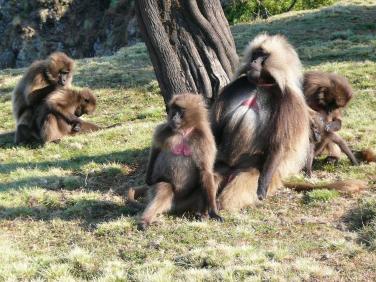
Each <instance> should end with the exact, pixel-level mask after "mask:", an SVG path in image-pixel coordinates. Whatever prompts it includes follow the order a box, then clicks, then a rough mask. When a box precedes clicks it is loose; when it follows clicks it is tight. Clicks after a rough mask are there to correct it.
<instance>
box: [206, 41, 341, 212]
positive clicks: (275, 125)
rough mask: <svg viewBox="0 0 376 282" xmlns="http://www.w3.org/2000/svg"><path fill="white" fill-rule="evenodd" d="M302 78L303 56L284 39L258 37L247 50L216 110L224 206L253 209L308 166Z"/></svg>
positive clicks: (221, 202) (221, 203)
mask: <svg viewBox="0 0 376 282" xmlns="http://www.w3.org/2000/svg"><path fill="white" fill-rule="evenodd" d="M302 77H303V76H302V70H301V63H300V60H299V57H298V55H297V53H296V51H295V50H294V48H293V46H292V45H291V44H290V43H289V42H288V41H287V40H286V38H285V37H283V36H281V35H274V36H270V35H267V34H260V35H258V36H256V37H255V39H254V40H253V41H252V42H251V43H250V44H249V46H248V47H247V48H246V50H245V54H244V59H243V63H242V64H241V66H240V68H239V70H238V71H237V73H236V75H235V77H234V80H233V81H232V82H231V83H230V84H229V85H228V86H226V87H225V88H224V89H223V90H222V91H221V93H220V95H219V97H218V99H217V100H216V101H215V103H214V105H213V108H212V128H213V132H214V136H215V139H216V143H217V146H218V156H217V163H216V170H217V172H218V173H219V175H220V176H221V177H222V181H221V185H220V188H219V189H220V194H219V198H218V200H219V206H220V208H222V209H227V210H236V209H240V208H243V207H245V206H248V205H253V204H255V203H256V202H257V201H258V199H264V198H265V197H266V196H267V195H268V194H270V193H272V192H274V191H275V189H277V188H279V187H281V186H283V185H284V183H282V179H283V178H285V177H287V176H288V175H290V174H293V173H297V172H299V171H300V170H301V169H302V168H303V167H304V166H305V164H306V160H307V157H308V154H309V149H310V141H309V137H310V116H309V108H308V106H307V104H306V101H305V98H304V95H303V93H302V91H301V81H302ZM285 186H289V187H294V188H298V187H300V186H299V184H289V183H287V184H286V185H285ZM306 186H307V185H306ZM334 186H335V185H334ZM334 186H333V187H334ZM312 187H313V189H315V188H318V187H319V186H317V185H316V186H315V185H311V186H310V189H312ZM336 187H337V186H336ZM337 188H338V187H337ZM333 189H336V188H333Z"/></svg>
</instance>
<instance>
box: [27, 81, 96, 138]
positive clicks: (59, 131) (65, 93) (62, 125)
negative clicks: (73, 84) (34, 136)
mask: <svg viewBox="0 0 376 282" xmlns="http://www.w3.org/2000/svg"><path fill="white" fill-rule="evenodd" d="M95 107H96V98H95V96H94V95H93V93H92V92H91V91H90V90H88V89H84V90H72V89H63V88H61V89H58V90H55V91H54V92H52V93H50V94H49V95H48V97H47V98H46V100H45V101H44V102H43V103H42V104H41V105H38V106H36V107H35V109H34V113H35V118H34V122H33V123H34V128H35V129H36V132H38V135H39V139H40V140H41V141H42V142H43V143H44V142H51V141H57V140H60V139H61V138H62V137H64V136H66V135H73V134H76V133H77V132H81V133H83V132H91V131H95V130H98V129H100V128H99V127H98V126H97V125H95V124H92V123H89V122H84V121H83V120H81V119H80V118H79V117H80V116H81V115H83V114H91V113H93V112H94V110H95Z"/></svg>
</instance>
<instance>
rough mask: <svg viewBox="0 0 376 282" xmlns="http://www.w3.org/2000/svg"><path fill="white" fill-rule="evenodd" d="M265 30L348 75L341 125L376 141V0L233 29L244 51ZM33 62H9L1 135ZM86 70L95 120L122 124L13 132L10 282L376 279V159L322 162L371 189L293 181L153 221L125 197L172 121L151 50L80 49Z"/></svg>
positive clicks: (4, 204) (5, 273)
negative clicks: (32, 141)
mask: <svg viewBox="0 0 376 282" xmlns="http://www.w3.org/2000/svg"><path fill="white" fill-rule="evenodd" d="M261 31H269V32H270V33H277V32H280V33H283V34H286V35H287V36H288V37H289V39H290V40H291V42H292V43H293V44H294V45H295V46H296V48H297V50H298V52H299V55H300V56H301V59H302V61H303V63H304V65H305V67H306V69H320V70H325V71H336V72H339V73H342V74H344V75H345V76H347V77H348V78H349V80H350V81H351V83H352V84H353V86H354V89H355V92H356V97H355V98H354V99H353V101H352V102H351V104H350V106H349V108H348V109H347V110H346V112H345V116H344V129H343V130H342V131H341V135H342V136H343V137H344V138H345V139H346V140H347V141H348V142H349V144H350V146H351V147H352V148H353V149H361V148H364V147H374V148H376V135H375V134H376V126H375V121H376V1H375V0H372V1H363V0H362V1H359V0H358V1H356V0H354V1H341V2H340V4H338V5H335V6H333V7H329V8H323V9H320V10H312V11H304V12H293V13H288V14H284V15H281V16H277V17H273V18H271V19H269V20H268V21H260V22H255V23H250V24H242V25H237V26H234V27H233V34H234V37H235V39H236V43H237V46H238V48H239V52H241V50H242V49H243V47H244V46H245V44H246V43H247V41H248V40H250V39H251V38H252V37H253V36H254V35H255V34H257V33H258V32H261ZM22 72H23V69H11V70H10V69H9V70H3V71H0V93H1V94H0V132H4V133H5V132H8V131H10V130H12V129H13V127H14V122H13V120H12V117H11V102H10V97H11V91H12V89H13V87H14V86H15V83H16V81H17V80H18V79H19V78H20V76H21V74H22ZM74 81H75V84H76V85H77V86H80V87H90V88H92V89H94V91H95V93H96V95H97V97H98V109H97V111H96V113H95V115H93V116H91V117H89V118H88V120H90V121H93V122H96V123H98V124H101V125H111V124H113V123H121V124H122V125H121V126H118V127H115V128H112V129H108V130H103V131H100V132H96V133H93V134H88V135H84V136H76V137H73V138H66V139H64V140H63V141H62V142H61V143H60V144H48V145H47V146H45V147H44V148H36V149H30V148H25V147H14V146H13V144H12V137H11V136H10V135H9V134H2V135H1V136H0V281H3V280H9V281H13V280H61V281H80V280H92V279H96V280H100V281H122V280H125V281H127V280H131V281H166V280H174V281H176V280H178V281H197V280H199V281H201V280H202V281H217V280H225V281H238V280H243V279H247V280H256V281H257V280H323V279H325V280H349V279H354V280H368V281H372V280H375V279H376V263H375V261H376V251H375V249H376V219H375V218H376V190H375V188H376V187H375V186H376V164H375V163H374V164H368V165H366V164H362V165H361V166H359V167H352V166H351V165H350V163H349V161H348V160H347V159H346V158H345V156H344V157H343V158H342V160H341V162H340V164H339V165H337V166H332V165H324V164H323V163H322V162H320V161H318V162H316V164H315V171H314V177H313V178H312V179H311V180H312V181H316V182H320V181H328V180H333V179H348V178H357V179H366V180H368V181H369V189H368V190H367V191H366V192H364V193H362V194H361V195H356V196H353V197H350V196H342V195H338V194H336V193H332V192H328V191H318V192H317V191H316V192H314V193H313V192H311V193H308V194H302V193H295V192H291V191H289V190H284V189H282V190H281V191H280V192H279V193H278V194H277V195H276V196H274V197H272V198H270V199H268V200H267V201H266V202H265V203H263V204H262V205H261V206H259V207H257V208H249V209H246V210H244V211H242V212H240V213H232V214H230V213H223V215H224V217H225V219H226V220H225V222H224V223H217V222H212V221H203V222H199V221H195V220H194V219H191V218H186V217H176V216H163V217H161V220H160V222H159V224H157V225H155V226H153V227H151V228H150V229H149V230H148V231H146V232H140V231H137V230H136V225H135V215H136V214H137V212H138V211H137V210H135V209H132V208H130V207H127V206H126V205H124V200H123V194H124V191H125V188H126V187H127V186H129V185H134V184H138V183H141V182H142V179H143V174H144V170H145V162H146V159H147V152H148V147H149V145H150V138H151V133H152V130H153V128H154V126H155V125H156V124H157V123H158V122H160V121H162V120H163V119H164V106H163V101H162V99H161V97H160V96H159V89H158V84H157V83H156V80H155V77H154V74H153V69H152V66H151V63H150V61H149V58H148V54H147V52H146V49H145V47H144V45H142V44H139V45H136V46H134V47H131V48H125V49H122V50H121V51H119V52H118V53H117V54H116V55H115V56H112V57H102V58H94V59H87V60H79V61H78V68H77V74H76V76H75V79H74ZM299 177H303V175H301V176H299Z"/></svg>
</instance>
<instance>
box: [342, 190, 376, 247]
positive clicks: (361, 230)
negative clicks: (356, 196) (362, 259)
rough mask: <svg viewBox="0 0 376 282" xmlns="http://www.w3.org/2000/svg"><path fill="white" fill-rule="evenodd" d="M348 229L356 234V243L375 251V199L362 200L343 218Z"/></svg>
mask: <svg viewBox="0 0 376 282" xmlns="http://www.w3.org/2000/svg"><path fill="white" fill-rule="evenodd" d="M343 220H344V221H345V222H346V224H347V226H348V228H349V229H350V230H351V231H356V232H357V233H358V243H360V244H364V245H366V246H367V247H368V248H370V249H371V250H376V198H375V197H371V198H363V199H360V200H359V201H358V203H357V206H356V207H354V208H353V209H351V210H350V211H349V212H348V213H347V214H346V215H345V216H344V217H343Z"/></svg>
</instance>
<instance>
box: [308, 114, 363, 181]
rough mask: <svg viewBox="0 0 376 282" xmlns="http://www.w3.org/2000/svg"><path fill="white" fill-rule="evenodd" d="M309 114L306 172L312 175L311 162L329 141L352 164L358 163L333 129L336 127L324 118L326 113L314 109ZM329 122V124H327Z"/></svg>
mask: <svg viewBox="0 0 376 282" xmlns="http://www.w3.org/2000/svg"><path fill="white" fill-rule="evenodd" d="M310 116H311V138H310V141H311V144H310V154H309V156H308V158H307V164H306V169H307V174H308V175H309V176H311V175H312V162H313V159H314V157H315V156H318V155H320V154H321V152H322V151H323V150H324V149H325V148H326V146H327V145H328V143H329V142H333V143H335V144H337V145H338V146H339V148H340V149H341V150H342V151H343V152H344V153H345V154H346V155H347V157H348V158H349V159H350V160H351V162H352V164H353V165H358V161H357V160H356V158H355V156H354V154H353V153H352V152H351V150H350V148H349V147H348V145H347V143H346V141H345V140H343V139H342V137H341V136H339V135H338V134H337V133H336V132H335V131H336V130H337V129H336V128H333V127H332V126H331V122H330V121H327V120H326V119H325V118H326V117H327V115H325V114H324V115H323V114H321V113H319V112H316V111H313V110H312V111H310ZM328 123H329V124H328Z"/></svg>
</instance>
